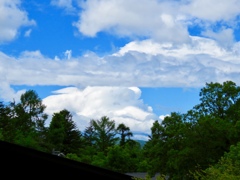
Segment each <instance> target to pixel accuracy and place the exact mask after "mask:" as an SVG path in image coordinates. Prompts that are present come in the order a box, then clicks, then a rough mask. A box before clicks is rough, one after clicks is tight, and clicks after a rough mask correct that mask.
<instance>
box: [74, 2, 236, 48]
mask: <svg viewBox="0 0 240 180" xmlns="http://www.w3.org/2000/svg"><path fill="white" fill-rule="evenodd" d="M81 8H82V10H81V11H80V13H79V21H78V22H76V23H75V26H76V27H77V28H78V30H79V31H80V32H81V33H82V34H84V35H87V36H92V37H93V36H96V34H97V33H98V32H101V31H106V32H110V33H114V34H117V35H119V36H129V37H133V38H134V37H139V36H140V37H148V38H152V39H154V40H158V41H161V42H167V41H168V42H175V43H179V42H183V43H185V42H188V41H189V37H188V35H189V33H188V27H189V26H196V25H198V26H202V27H203V31H205V30H206V29H208V30H213V29H215V30H216V26H221V25H227V26H229V27H234V25H235V23H234V22H233V20H235V19H236V18H237V17H238V15H239V12H240V11H239V10H240V2H239V1H238V0H229V1H225V0H220V1H219V0H191V1H186V0H182V1H175V0H169V1H158V0H152V1H149V0H140V1H139V0H129V1H125V0H109V1H104V0H88V1H83V2H82V3H81ZM219 23H220V24H219ZM211 26H213V27H211ZM209 28H210V29H209ZM230 38H231V37H230Z"/></svg>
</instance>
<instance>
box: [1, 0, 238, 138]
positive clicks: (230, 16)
mask: <svg viewBox="0 0 240 180" xmlns="http://www.w3.org/2000/svg"><path fill="white" fill-rule="evenodd" d="M206 7H209V8H206ZM239 15H240V2H239V1H237V0H228V1H226V0H178V1H176V0H167V1H166V0H108V1H106V0H49V1H37V0H31V1H23V0H0V17H1V18H0V82H1V84H0V100H1V101H5V102H9V101H12V100H13V99H15V100H18V99H19V97H20V95H21V94H22V93H24V92H25V91H26V90H28V89H34V90H36V92H37V93H38V94H39V96H40V97H41V98H42V99H43V103H44V104H45V105H46V106H47V108H46V112H47V113H48V114H49V117H50V118H51V115H52V113H54V112H58V111H60V110H62V109H63V108H66V109H68V110H69V111H70V112H72V114H73V117H74V120H75V122H76V123H77V125H78V126H79V128H80V130H83V129H84V128H85V127H86V126H88V125H89V124H88V123H89V120H90V119H99V118H101V116H105V115H106V116H109V117H110V118H111V119H114V120H115V121H116V123H117V124H118V123H125V124H126V125H127V126H129V127H130V129H131V130H132V131H133V132H135V138H142V139H144V138H145V137H143V136H142V137H141V133H143V134H144V133H145V134H149V133H150V128H151V126H152V123H153V122H154V121H155V120H159V121H161V120H162V118H163V117H164V116H166V115H168V114H170V113H171V112H181V113H185V112H187V110H190V109H191V108H192V107H193V106H194V105H196V104H198V103H199V91H200V89H201V88H202V87H204V86H205V84H206V83H209V82H220V83H222V82H224V81H227V80H232V81H234V82H235V83H236V84H237V85H238V84H239V83H240V82H239V81H240V79H239V75H240V70H239V69H240V61H239V58H240V53H239V52H240V51H239V50H240V43H239V39H240V38H239V32H240V31H239V17H240V16H239ZM46 123H49V120H48V121H47V122H46Z"/></svg>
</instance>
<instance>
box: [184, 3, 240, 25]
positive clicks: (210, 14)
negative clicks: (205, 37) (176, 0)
mask: <svg viewBox="0 0 240 180" xmlns="http://www.w3.org/2000/svg"><path fill="white" fill-rule="evenodd" d="M188 2H189V3H186V4H185V5H183V6H181V10H182V11H183V12H184V13H187V14H189V15H190V16H192V17H195V18H199V19H202V20H207V21H212V22H215V21H221V20H223V21H229V20H232V19H234V18H235V17H236V16H237V15H239V12H240V2H239V1H238V0H227V1H225V0H191V1H188Z"/></svg>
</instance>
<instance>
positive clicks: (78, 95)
mask: <svg viewBox="0 0 240 180" xmlns="http://www.w3.org/2000/svg"><path fill="white" fill-rule="evenodd" d="M140 96H141V90H140V89H139V88H137V87H113V86H94V87H93V86H88V87H86V88H84V89H79V88H76V87H69V88H64V89H61V90H58V91H55V92H54V94H53V95H51V96H48V97H47V98H45V99H43V103H44V104H45V105H46V106H47V109H46V112H47V113H48V114H50V115H51V114H53V113H54V112H59V111H60V110H62V109H67V110H69V111H70V112H73V115H74V120H75V122H76V123H77V125H78V127H79V128H80V129H81V130H84V129H85V128H86V127H87V126H89V121H90V120H91V119H95V120H97V119H100V118H101V117H102V116H108V117H109V118H110V119H112V120H114V121H115V122H116V125H118V124H120V123H124V124H125V125H127V126H128V127H130V129H131V130H132V131H141V132H148V133H149V131H150V128H151V126H152V124H153V122H154V121H155V120H159V118H158V117H157V116H156V115H155V114H154V113H153V111H152V108H151V107H149V106H147V105H146V104H144V102H143V101H142V99H140Z"/></svg>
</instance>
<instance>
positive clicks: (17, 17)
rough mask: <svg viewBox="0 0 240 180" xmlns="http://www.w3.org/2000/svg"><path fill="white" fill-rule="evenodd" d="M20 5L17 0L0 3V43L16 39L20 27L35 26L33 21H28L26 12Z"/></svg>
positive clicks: (6, 0)
mask: <svg viewBox="0 0 240 180" xmlns="http://www.w3.org/2000/svg"><path fill="white" fill-rule="evenodd" d="M20 5H21V1H19V0H1V1H0V17H1V18H0V27H1V28H0V43H3V42H8V41H11V40H13V39H14V38H16V36H17V35H18V30H19V28H20V27H22V26H31V25H35V21H34V20H29V19H28V14H27V12H26V11H24V10H22V9H21V8H20Z"/></svg>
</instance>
